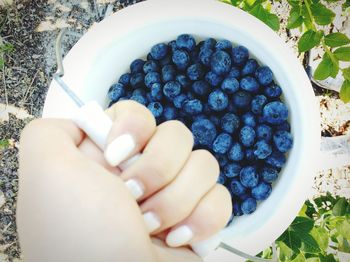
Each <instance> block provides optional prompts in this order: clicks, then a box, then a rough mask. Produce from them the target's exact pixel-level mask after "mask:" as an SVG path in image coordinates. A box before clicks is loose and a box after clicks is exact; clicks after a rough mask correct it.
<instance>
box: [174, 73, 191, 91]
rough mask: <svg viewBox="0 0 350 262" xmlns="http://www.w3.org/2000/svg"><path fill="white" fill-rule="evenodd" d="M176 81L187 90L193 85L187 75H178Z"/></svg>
mask: <svg viewBox="0 0 350 262" xmlns="http://www.w3.org/2000/svg"><path fill="white" fill-rule="evenodd" d="M175 80H176V81H177V82H179V83H180V85H181V86H182V87H183V88H187V87H189V86H190V85H191V81H190V79H188V77H187V76H185V75H177V76H176V77H175Z"/></svg>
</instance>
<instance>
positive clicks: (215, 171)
mask: <svg viewBox="0 0 350 262" xmlns="http://www.w3.org/2000/svg"><path fill="white" fill-rule="evenodd" d="M192 156H193V157H194V158H195V159H196V161H198V162H199V163H201V164H202V163H206V166H207V170H209V173H210V174H211V175H213V178H214V179H215V182H216V180H217V178H218V177H219V174H220V166H219V163H218V161H217V160H216V158H215V157H214V156H213V155H212V154H211V153H210V152H209V151H208V150H205V149H198V150H195V151H193V152H192Z"/></svg>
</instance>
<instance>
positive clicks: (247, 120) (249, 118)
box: [241, 112, 256, 127]
mask: <svg viewBox="0 0 350 262" xmlns="http://www.w3.org/2000/svg"><path fill="white" fill-rule="evenodd" d="M241 120H242V124H243V125H246V126H250V127H255V126H256V119H255V116H254V114H252V113H251V112H247V113H245V114H244V115H242V116H241Z"/></svg>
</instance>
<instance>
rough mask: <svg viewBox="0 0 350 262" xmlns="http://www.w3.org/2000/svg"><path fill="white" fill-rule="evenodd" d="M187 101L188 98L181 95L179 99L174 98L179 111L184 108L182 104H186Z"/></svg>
mask: <svg viewBox="0 0 350 262" xmlns="http://www.w3.org/2000/svg"><path fill="white" fill-rule="evenodd" d="M186 99H187V96H186V95H185V94H180V95H178V96H177V97H175V98H174V101H173V103H174V106H175V107H176V108H177V109H181V108H182V104H183V103H184V102H185V100H186Z"/></svg>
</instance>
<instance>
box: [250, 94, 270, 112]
mask: <svg viewBox="0 0 350 262" xmlns="http://www.w3.org/2000/svg"><path fill="white" fill-rule="evenodd" d="M266 103H267V98H266V96H264V95H257V96H255V97H254V98H253V100H252V103H251V106H250V107H251V111H252V112H253V113H254V114H256V115H260V114H261V113H262V110H263V107H264V106H265V104H266Z"/></svg>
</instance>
